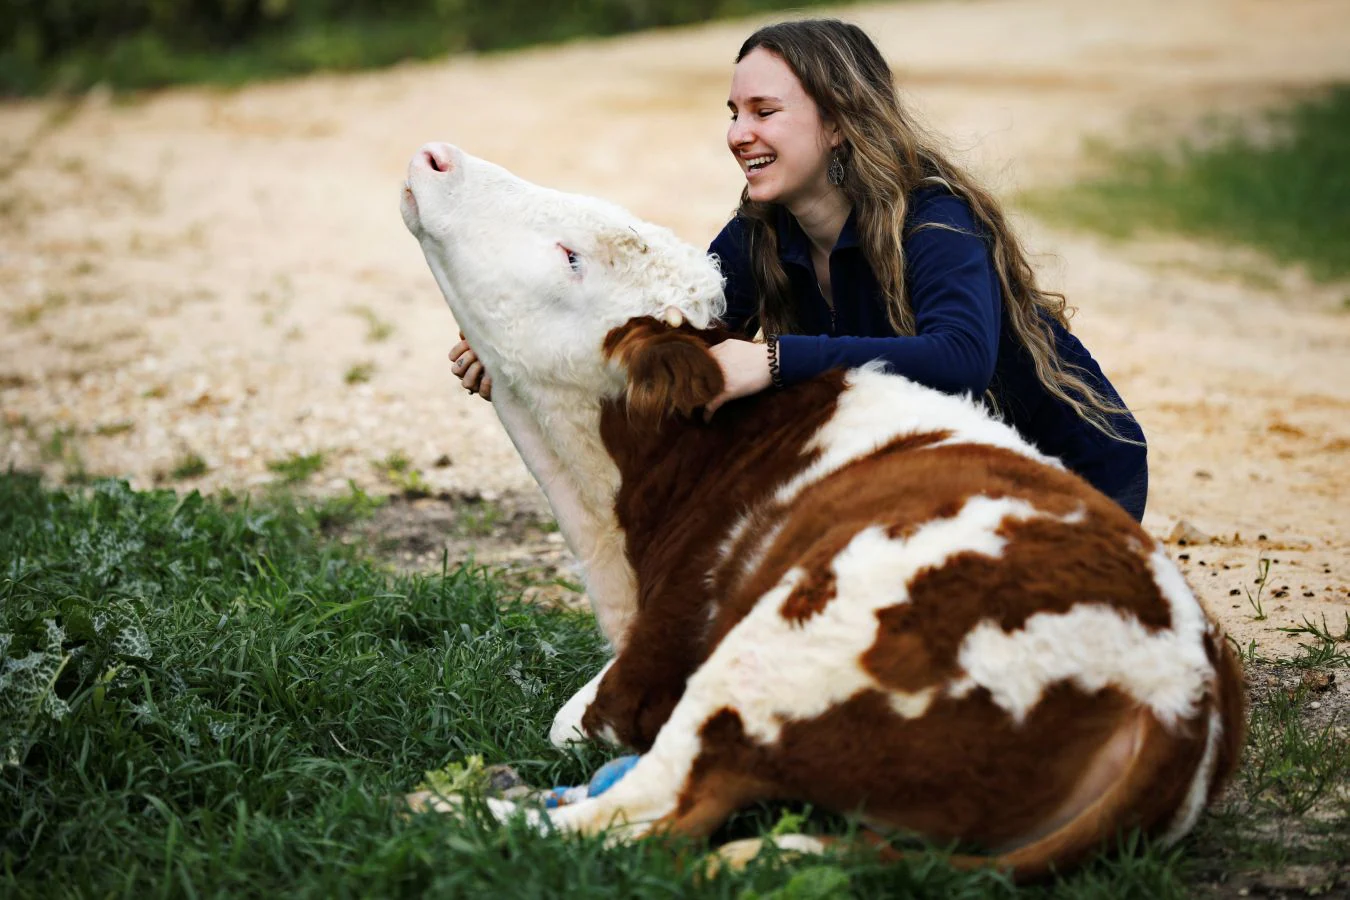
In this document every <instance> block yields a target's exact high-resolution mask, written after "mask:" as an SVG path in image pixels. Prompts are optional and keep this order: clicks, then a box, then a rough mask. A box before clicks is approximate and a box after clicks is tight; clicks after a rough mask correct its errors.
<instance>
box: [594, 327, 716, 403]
mask: <svg viewBox="0 0 1350 900" xmlns="http://www.w3.org/2000/svg"><path fill="white" fill-rule="evenodd" d="M708 346H709V340H708V338H707V337H706V336H705V333H704V332H700V331H698V330H697V329H695V328H693V327H692V326H690V325H687V324H686V325H681V326H679V327H676V328H672V327H671V326H670V325H668V324H666V323H665V322H662V321H660V320H658V319H654V318H652V317H651V316H641V317H639V318H636V319H631V320H630V321H628V322H626V323H624V324H623V325H620V326H619V327H618V328H615V329H613V330H612V331H610V333H609V334H608V335H606V336H605V345H604V349H605V355H606V356H608V357H610V358H611V359H614V360H615V361H617V362H619V363H620V364H622V365H623V366H624V368H626V369H627V370H628V392H627V398H626V399H627V407H628V413H629V415H631V416H633V417H634V418H643V419H660V418H662V417H665V416H667V415H669V414H670V413H671V412H672V411H673V412H678V413H679V414H680V415H682V416H689V415H692V414H693V412H694V410H696V409H698V408H699V407H701V406H706V405H707V404H708V402H709V401H711V400H712V399H713V398H714V397H716V396H717V395H718V394H720V393H722V384H723V382H722V369H721V367H720V366H719V365H718V364H717V360H715V359H713V357H712V354H710V353H709V352H708Z"/></svg>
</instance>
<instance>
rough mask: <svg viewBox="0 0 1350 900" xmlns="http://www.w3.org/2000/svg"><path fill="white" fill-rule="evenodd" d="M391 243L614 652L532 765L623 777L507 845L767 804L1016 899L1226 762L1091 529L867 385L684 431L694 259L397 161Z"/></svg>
mask: <svg viewBox="0 0 1350 900" xmlns="http://www.w3.org/2000/svg"><path fill="white" fill-rule="evenodd" d="M403 217H404V220H405V222H406V223H407V225H408V228H409V229H410V230H411V231H412V232H413V234H414V235H415V236H416V237H417V238H418V240H419V241H420V243H421V245H422V248H423V250H424V252H425V255H426V258H427V261H428V263H429V264H430V266H431V269H432V272H433V273H434V275H435V277H436V280H437V282H438V283H439V284H440V287H441V289H442V291H443V292H444V294H445V297H446V300H447V301H448V303H449V304H450V307H451V309H452V310H453V312H454V315H455V319H456V321H457V322H458V324H459V325H460V327H461V328H462V329H463V331H464V333H465V334H466V335H467V336H468V338H469V340H470V342H471V343H472V345H473V347H474V349H475V350H476V351H477V352H478V354H479V356H480V358H481V359H482V360H483V362H484V365H485V367H486V369H487V370H488V371H489V372H490V373H491V374H492V377H493V392H494V397H493V399H494V406H495V408H496V410H497V413H498V415H499V416H500V418H501V421H502V424H503V425H504V426H505V428H506V430H507V432H508V433H509V434H510V436H511V439H512V440H513V442H514V443H515V445H516V447H517V448H518V449H519V451H520V453H521V456H522V458H523V459H524V460H525V462H526V464H527V465H528V466H529V468H530V470H531V472H532V473H533V474H534V476H535V477H536V479H537V480H538V481H539V484H540V486H541V487H542V489H543V490H544V492H545V494H546V495H547V497H548V499H549V502H550V504H551V505H552V508H553V511H554V513H555V514H556V516H557V518H558V522H559V525H560V528H561V530H562V532H563V535H564V536H565V538H566V539H567V542H568V544H569V546H570V547H571V548H572V550H573V551H574V552H575V553H576V554H577V556H578V558H579V559H580V560H581V561H582V564H583V567H584V569H585V577H586V586H587V592H588V594H589V596H590V597H591V599H592V602H593V603H594V605H595V612H596V615H597V618H598V621H599V624H600V627H601V628H602V630H603V631H604V633H605V635H606V637H607V638H608V639H609V640H610V641H611V642H612V644H613V646H614V649H615V657H614V660H613V661H612V662H611V663H610V665H609V666H607V667H606V668H605V670H603V671H602V673H601V674H600V675H599V676H597V678H596V679H595V680H594V681H593V682H592V683H591V684H590V685H588V686H587V689H586V690H584V691H583V692H582V693H581V694H580V695H578V697H577V698H575V699H574V700H573V701H571V702H569V704H568V705H567V707H565V708H564V709H563V711H562V712H561V713H560V714H559V717H558V720H557V721H556V722H555V724H554V729H553V736H554V738H555V740H564V739H567V738H569V737H576V736H579V735H577V734H576V732H580V733H581V734H584V735H586V736H602V737H607V738H609V739H611V740H616V741H618V742H620V743H623V744H627V745H629V746H632V747H634V748H637V749H638V750H640V751H642V753H643V756H642V757H641V759H640V761H639V762H638V763H637V765H636V766H635V767H634V768H633V770H632V771H631V772H630V773H629V774H628V775H627V777H625V778H624V779H623V780H622V781H620V782H619V783H618V784H617V785H616V786H615V787H614V788H612V789H611V790H609V791H608V792H606V793H605V794H603V795H601V796H599V797H596V798H593V799H590V800H586V801H583V802H581V803H579V804H576V805H572V806H566V807H563V808H561V809H558V810H553V811H550V812H548V813H544V812H541V811H538V810H527V811H525V814H526V815H529V816H532V817H534V818H536V819H537V820H539V821H540V823H541V824H544V821H543V820H544V818H545V817H547V819H548V822H549V823H551V825H552V826H553V827H556V828H559V829H563V830H580V831H597V830H601V829H605V828H608V827H611V826H623V829H622V831H621V832H620V833H621V834H623V835H624V836H637V835H640V834H643V833H646V832H648V831H651V830H656V831H660V832H671V833H679V834H686V835H692V836H705V835H708V834H710V833H711V832H712V831H713V830H714V829H716V828H717V826H718V825H720V824H721V823H722V822H723V821H724V820H725V819H726V818H727V817H728V816H729V815H730V814H731V813H732V812H733V811H734V810H736V809H737V808H738V807H741V806H743V805H745V804H748V803H751V802H753V801H756V800H761V799H767V798H795V799H800V800H806V801H809V802H811V803H813V804H815V805H818V806H821V807H824V808H826V809H832V810H837V811H840V812H844V813H856V814H858V815H859V816H860V817H861V819H862V820H863V821H864V822H866V823H868V824H870V825H873V826H876V827H878V828H883V829H904V830H905V831H908V832H917V833H919V834H922V835H926V836H928V837H930V838H932V839H935V840H939V841H948V840H960V841H963V842H968V843H973V844H977V845H981V846H983V847H986V848H988V850H989V851H990V853H991V856H990V857H988V858H987V861H988V862H989V863H990V864H993V865H1000V866H1006V867H1009V868H1011V869H1012V870H1013V871H1014V872H1015V874H1017V875H1018V876H1019V877H1034V876H1036V875H1038V874H1041V873H1044V872H1045V871H1047V870H1048V869H1049V868H1050V867H1052V866H1054V867H1058V868H1060V869H1062V868H1063V867H1065V866H1066V865H1071V864H1073V863H1074V862H1075V861H1077V860H1079V859H1081V858H1082V857H1083V856H1085V855H1087V854H1089V853H1091V852H1092V851H1093V850H1095V849H1096V848H1098V847H1099V846H1101V845H1102V844H1103V842H1105V841H1107V840H1108V839H1110V838H1111V837H1113V836H1114V835H1115V834H1116V833H1117V832H1118V830H1120V829H1128V828H1133V827H1140V828H1143V829H1145V830H1147V831H1149V832H1151V833H1153V834H1155V835H1158V836H1159V837H1160V838H1161V839H1162V840H1163V841H1169V842H1170V841H1175V840H1177V839H1178V838H1180V837H1181V836H1182V835H1184V834H1185V833H1186V832H1187V831H1188V830H1189V829H1190V828H1191V827H1192V826H1193V825H1194V824H1195V822H1196V819H1197V817H1198V816H1199V815H1200V812H1201V810H1202V809H1203V807H1204V805H1205V803H1206V801H1207V800H1208V799H1209V798H1211V797H1213V795H1214V793H1215V791H1216V790H1217V789H1218V787H1219V786H1220V784H1221V783H1222V782H1223V780H1224V779H1225V777H1226V776H1228V775H1229V774H1230V773H1231V772H1232V770H1233V768H1234V766H1235V765H1236V761H1237V756H1238V752H1239V748H1240V746H1241V742H1242V734H1243V721H1244V706H1243V689H1242V683H1241V673H1240V670H1239V668H1238V665H1237V663H1236V660H1235V658H1234V656H1233V654H1232V653H1231V651H1230V650H1229V649H1228V647H1227V646H1226V644H1225V641H1224V640H1223V638H1222V637H1221V635H1220V634H1219V633H1218V631H1217V630H1216V628H1215V627H1214V625H1213V624H1212V622H1211V621H1210V620H1209V619H1208V618H1207V616H1206V614H1205V613H1204V611H1203V610H1202V609H1201V607H1200V605H1199V604H1198V603H1197V602H1196V600H1195V598H1194V596H1193V595H1192V594H1191V591H1190V590H1189V589H1188V588H1187V586H1186V584H1185V582H1184V580H1183V579H1182V576H1181V574H1180V572H1179V571H1178V570H1177V568H1176V567H1175V566H1174V565H1173V564H1172V562H1171V561H1170V560H1169V559H1168V558H1167V556H1166V554H1165V553H1164V551H1163V548H1162V547H1161V546H1159V544H1158V542H1157V541H1155V540H1154V539H1153V538H1151V537H1150V536H1149V535H1148V534H1147V533H1146V532H1144V531H1143V530H1142V529H1141V528H1140V527H1139V526H1138V525H1137V524H1136V523H1135V522H1134V521H1133V520H1132V519H1131V518H1130V517H1129V516H1128V515H1127V514H1126V513H1124V512H1123V511H1122V510H1121V509H1120V508H1119V507H1117V506H1116V505H1115V504H1114V503H1113V502H1112V501H1110V500H1109V499H1107V498H1106V497H1104V496H1103V495H1101V494H1099V493H1098V492H1096V491H1095V490H1094V489H1092V488H1091V487H1090V486H1089V485H1088V484H1087V483H1086V482H1084V481H1083V480H1082V479H1080V478H1078V477H1076V476H1074V475H1073V474H1071V473H1069V472H1067V471H1066V470H1065V469H1064V468H1063V467H1062V466H1061V465H1060V464H1059V463H1058V462H1056V461H1055V460H1053V459H1049V458H1047V457H1045V456H1043V455H1042V454H1041V453H1039V452H1038V451H1037V450H1036V449H1035V448H1034V447H1032V446H1031V445H1029V444H1028V443H1026V442H1025V441H1024V440H1022V439H1021V437H1019V436H1018V434H1017V433H1016V432H1015V431H1013V430H1012V429H1011V428H1009V427H1007V426H1005V425H1003V424H1001V423H999V422H998V421H996V420H995V419H993V418H992V417H991V416H990V415H988V414H987V413H986V411H985V410H984V409H983V407H982V406H980V405H979V404H978V403H976V402H974V401H972V400H970V399H968V398H963V397H953V396H948V395H945V394H942V393H939V392H937V391H933V390H929V389H927V388H924V387H920V386H918V385H916V384H914V383H912V382H910V381H908V380H906V379H904V378H901V377H899V376H895V375H890V374H887V373H886V372H885V371H883V370H882V369H881V368H880V367H879V366H869V367H864V368H861V369H856V370H853V371H849V372H842V371H837V372H831V373H827V374H825V375H822V376H820V377H818V378H815V379H812V380H810V381H808V382H805V383H803V384H799V385H795V386H793V387H790V388H788V389H786V390H782V391H768V392H765V393H762V394H759V395H757V396H754V397H751V398H747V399H744V400H740V401H737V402H735V403H732V404H728V405H727V406H726V407H724V408H723V409H722V410H721V411H719V412H718V414H717V415H716V416H715V417H714V418H713V419H712V420H711V422H705V421H704V418H703V417H702V416H701V415H699V414H698V411H699V409H700V407H701V406H703V405H704V404H705V403H707V402H708V401H709V400H710V399H712V398H713V397H714V396H715V395H717V394H718V392H719V391H720V389H721V385H722V379H721V374H720V370H719V369H718V366H717V365H716V363H715V361H714V360H713V358H712V356H711V355H710V354H709V353H708V347H709V346H710V345H712V344H715V343H716V342H718V341H719V340H722V339H724V338H725V336H726V335H725V333H724V332H721V331H719V330H718V329H717V327H716V320H717V316H718V315H719V314H720V313H721V312H722V310H723V299H722V292H721V279H720V277H719V274H718V271H717V268H716V262H715V260H709V259H708V258H706V257H705V256H704V255H703V254H702V253H701V252H700V251H698V250H697V249H695V248H693V247H690V246H688V245H686V244H684V243H682V242H680V241H679V240H677V239H676V238H675V237H674V236H673V235H672V234H671V233H669V232H668V231H666V230H664V229H660V228H656V227H654V226H652V225H650V224H647V223H645V222H642V221H640V220H637V219H635V218H634V217H632V216H630V215H629V214H627V213H625V212H624V211H623V210H620V209H618V208H616V207H614V206H612V205H610V204H607V203H603V202H601V201H598V200H595V199H593V198H587V197H579V196H573V195H568V194H562V193H558V192H556V191H551V190H547V189H544V188H540V187H537V186H534V185H531V184H529V183H527V182H524V181H522V180H520V179H518V178H516V177H514V176H512V175H511V174H509V173H508V172H506V171H505V170H503V169H501V168H499V167H497V166H494V165H492V164H490V163H487V162H484V161H482V160H479V159H475V158H473V157H471V156H469V155H467V154H465V153H463V152H462V151H460V150H458V149H456V148H453V147H450V146H449V145H446V144H429V145H427V146H426V147H424V148H422V150H420V151H419V152H418V153H417V155H416V156H414V157H413V160H412V162H411V164H410V166H409V172H408V182H407V185H406V188H405V190H404V195H403ZM432 805H433V806H434V805H436V804H434V803H433V804H432ZM494 809H496V810H497V811H498V812H499V813H500V814H503V815H505V814H507V813H509V812H510V811H511V807H510V805H509V804H503V803H499V804H497V805H496V806H495V807H494Z"/></svg>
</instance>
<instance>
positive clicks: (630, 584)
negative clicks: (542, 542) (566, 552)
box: [492, 386, 637, 650]
mask: <svg viewBox="0 0 1350 900" xmlns="http://www.w3.org/2000/svg"><path fill="white" fill-rule="evenodd" d="M492 399H493V407H494V408H495V409H496V411H497V416H498V418H499V419H500V420H501V423H502V426H503V427H504V428H505V429H506V433H507V434H508V435H510V437H511V442H512V443H513V444H515V447H516V450H517V451H518V452H519V453H520V456H521V459H522V460H524V462H525V465H526V467H527V468H528V469H529V470H530V474H532V475H533V476H534V479H535V481H536V482H538V484H539V487H540V489H541V490H543V492H544V496H545V497H547V498H548V503H549V506H550V507H551V508H552V510H553V515H554V517H555V518H556V519H557V520H558V529H559V531H560V532H561V533H562V536H563V539H564V540H565V541H566V542H567V546H568V548H569V549H570V550H571V551H572V553H573V554H574V555H575V556H576V557H577V559H579V560H580V561H581V564H582V567H583V570H584V572H585V579H586V593H587V595H588V596H589V597H590V600H591V604H592V607H593V608H594V610H595V617H596V621H597V622H598V623H599V626H600V630H601V631H602V632H603V633H604V635H605V637H606V638H607V639H608V640H609V642H610V643H611V644H612V645H613V646H614V648H615V649H616V650H618V649H621V648H622V646H623V641H624V635H625V634H626V632H627V630H628V625H629V622H630V621H631V619H632V616H633V613H634V612H635V611H636V608H637V586H636V579H635V578H634V575H633V569H632V566H631V565H630V564H629V562H628V558H627V555H626V551H625V546H624V539H623V534H622V532H621V531H620V530H619V526H618V521H617V519H616V517H615V513H614V496H615V493H616V491H617V490H618V485H619V471H618V468H617V467H616V466H615V464H614V461H613V460H612V459H611V458H610V456H609V454H608V453H607V452H606V451H605V447H604V444H603V443H602V442H601V440H600V432H599V420H600V407H599V404H598V403H597V402H596V401H595V400H594V399H591V398H587V397H585V396H582V395H580V394H576V393H574V392H571V391H568V390H565V389H552V390H543V391H536V390H532V391H531V392H530V395H529V399H528V401H527V400H526V399H524V398H522V397H519V396H516V395H515V394H513V393H511V391H510V390H509V389H507V388H505V386H503V387H501V388H498V389H497V390H494V392H493V398H492Z"/></svg>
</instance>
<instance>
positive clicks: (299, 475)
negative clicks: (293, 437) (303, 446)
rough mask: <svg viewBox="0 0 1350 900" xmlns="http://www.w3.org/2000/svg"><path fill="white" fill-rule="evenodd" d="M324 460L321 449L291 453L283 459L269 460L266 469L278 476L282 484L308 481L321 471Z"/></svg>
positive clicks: (325, 459)
mask: <svg viewBox="0 0 1350 900" xmlns="http://www.w3.org/2000/svg"><path fill="white" fill-rule="evenodd" d="M325 462H327V458H326V457H325V456H324V453H323V451H322V450H319V451H316V452H314V453H305V454H300V453H292V454H291V455H290V456H288V457H286V458H285V459H274V460H272V461H270V462H269V463H268V464H267V469H268V471H270V472H275V473H276V474H277V475H278V476H280V478H279V480H280V482H281V483H282V484H285V485H293V484H300V483H301V482H303V481H308V480H309V479H310V478H311V477H312V476H314V475H317V474H318V473H319V472H322V471H323V467H324V463H325Z"/></svg>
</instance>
